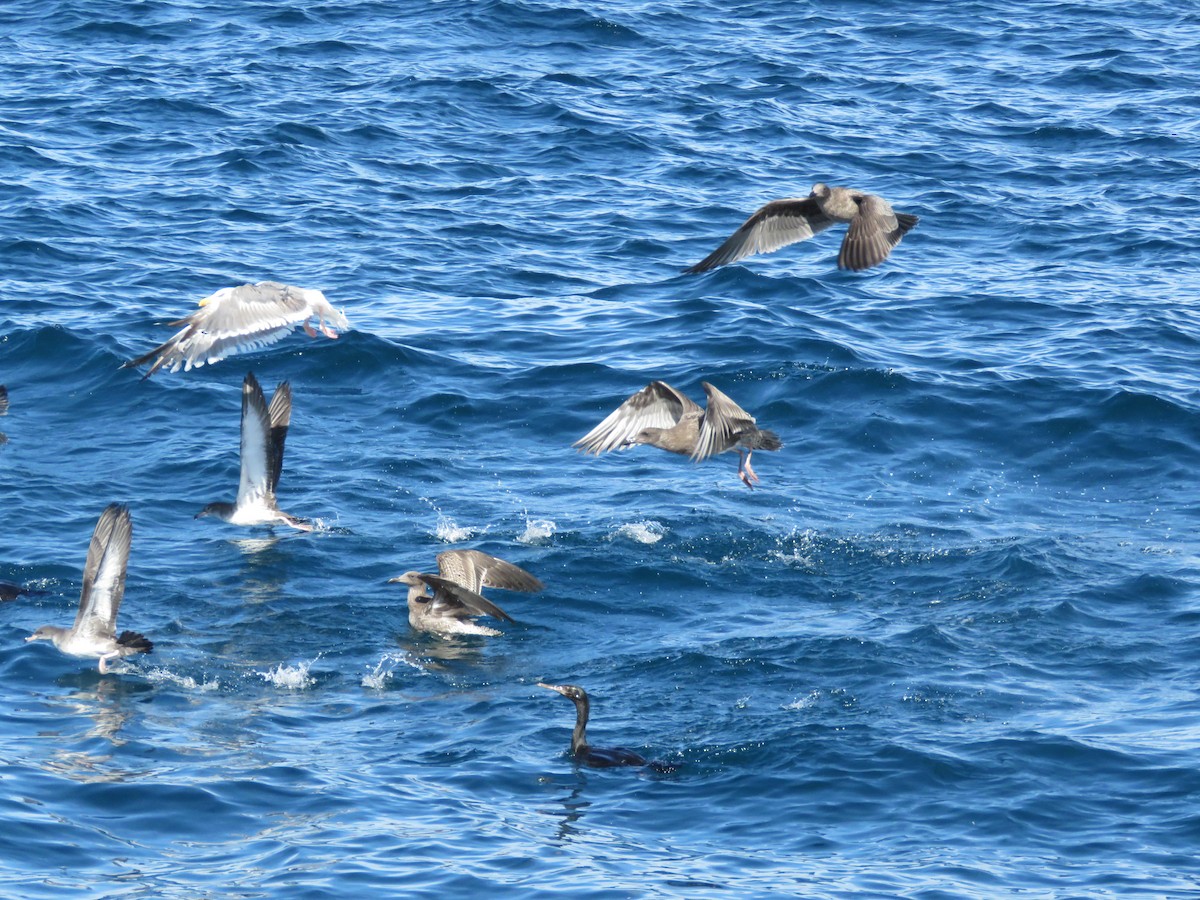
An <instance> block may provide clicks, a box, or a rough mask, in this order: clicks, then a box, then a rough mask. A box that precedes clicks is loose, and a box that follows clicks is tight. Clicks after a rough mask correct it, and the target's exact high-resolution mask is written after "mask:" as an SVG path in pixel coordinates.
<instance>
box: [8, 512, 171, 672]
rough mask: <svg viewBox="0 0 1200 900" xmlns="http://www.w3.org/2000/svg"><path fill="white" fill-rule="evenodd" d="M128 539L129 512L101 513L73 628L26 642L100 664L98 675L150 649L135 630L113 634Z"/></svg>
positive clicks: (49, 628) (45, 630) (45, 631)
mask: <svg viewBox="0 0 1200 900" xmlns="http://www.w3.org/2000/svg"><path fill="white" fill-rule="evenodd" d="M132 535H133V520H132V518H131V517H130V515H129V507H127V506H125V505H124V504H121V503H113V504H111V505H110V506H108V507H107V508H106V509H105V510H104V512H103V513H101V514H100V520H99V521H98V522H97V523H96V530H95V531H93V532H92V542H91V544H90V545H89V546H88V553H87V562H86V563H84V566H83V592H82V593H81V594H80V596H79V612H78V613H76V614H75V624H74V625H72V626H71V627H70V628H61V627H59V626H58V625H43V626H42V627H41V628H39V629H38V630H37V631H35V632H34V633H33V634H31V635H30V636H29V637H27V638H25V640H26V642H29V641H53V642H54V646H55V647H57V648H58V649H59V650H61V651H62V652H63V653H65V654H67V655H68V656H80V657H84V658H88V659H99V660H100V665H99V668H100V672H101V673H105V672H107V671H108V663H109V661H110V660H114V659H119V658H121V657H123V656H132V655H133V654H135V653H149V652H150V651H151V650H153V649H154V645H153V644H152V643H150V641H148V640H146V638H145V637H144V636H143V635H140V634H138V633H137V632H136V631H122V632H121V633H120V634H119V635H118V634H117V610H118V609H119V608H120V606H121V598H122V597H123V596H124V595H125V568H126V566H127V565H128V564H129V542H130V538H131V537H132Z"/></svg>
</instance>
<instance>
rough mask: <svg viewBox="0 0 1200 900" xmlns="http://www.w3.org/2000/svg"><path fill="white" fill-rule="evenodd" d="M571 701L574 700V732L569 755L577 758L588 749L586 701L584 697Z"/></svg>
mask: <svg viewBox="0 0 1200 900" xmlns="http://www.w3.org/2000/svg"><path fill="white" fill-rule="evenodd" d="M572 699H574V700H575V730H574V731H573V732H572V733H571V753H572V755H574V756H578V755H579V754H580V753H586V752H587V749H588V742H587V722H588V699H587V697H586V696H585V697H579V698H572Z"/></svg>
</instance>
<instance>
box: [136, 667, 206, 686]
mask: <svg viewBox="0 0 1200 900" xmlns="http://www.w3.org/2000/svg"><path fill="white" fill-rule="evenodd" d="M143 675H144V676H145V678H146V680H147V681H153V682H155V683H156V684H173V685H175V686H176V687H181V688H185V689H187V690H189V691H219V690H220V689H221V682H219V681H217V679H215V678H214V679H212V680H211V681H210V680H208V679H207V678H206V679H205V680H203V681H197V680H196V679H195V678H193V677H192V676H191V675H177V674H175V673H174V672H172V671H171V670H170V669H164V668H162V667H161V666H155V667H154V668H152V669H147V670H145V672H143Z"/></svg>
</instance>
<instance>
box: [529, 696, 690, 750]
mask: <svg viewBox="0 0 1200 900" xmlns="http://www.w3.org/2000/svg"><path fill="white" fill-rule="evenodd" d="M538 687H542V688H546V689H547V690H551V691H557V692H558V693H560V694H562V695H563V696H564V697H566V698H567V699H568V700H570V701H571V702H572V703H574V704H575V730H574V731H573V732H571V755H572V756H573V757H575V762H577V763H579V764H580V765H583V766H591V767H592V768H595V769H608V768H612V767H614V766H647V767H649V768H651V769H653V770H654V771H656V772H674V771H675V767H674V766H672V765H669V764H667V763H660V762H652V761H651V760H648V759H646V757H644V756H642V755H641V754H640V753H635V752H634V751H633V750H628V749H626V748H625V747H593V746H591V745H590V744H589V743H588V742H587V723H588V708H589V707H588V695H587V691H585V690H584V689H583V688H581V687H580V686H579V685H577V684H546V683H545V682H542V681H539V682H538Z"/></svg>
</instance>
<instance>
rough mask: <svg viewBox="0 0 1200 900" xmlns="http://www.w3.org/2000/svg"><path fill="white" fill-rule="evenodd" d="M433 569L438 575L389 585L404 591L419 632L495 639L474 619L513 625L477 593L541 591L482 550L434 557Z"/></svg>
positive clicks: (408, 575) (416, 575) (411, 575)
mask: <svg viewBox="0 0 1200 900" xmlns="http://www.w3.org/2000/svg"><path fill="white" fill-rule="evenodd" d="M437 564H438V574H437V575H432V574H429V573H427V572H415V571H414V572H405V573H404V574H403V575H398V576H397V577H395V578H390V579H388V583H389V584H392V583H399V584H406V585H408V623H409V625H411V626H412V627H413V628H414V629H415V630H417V631H433V632H440V633H442V634H486V635H498V634H500V632H499V631H497V630H496V629H494V628H488V627H487V626H486V625H480V624H478V623H476V622H473V621H472V619H473V618H474V617H476V616H491V617H492V618H494V619H502V620H504V621H506V622H511V621H513V619H512V617H511V616H509V614H508V613H506V612H505V611H504V610H502V609H501V608H500V607H499V606H497V605H496V604H495V603H493V602H492V601H490V600H488V599H487V598H486V597H484V596H483V594H482V593H480V592H481V591H482V590H483V589H484V587H494V588H501V589H503V590H508V591H527V592H536V591H540V590H542V588H543V587H545V585H543V584H542V582H541V581H540V580H539V579H538V578H536V577H535V576H533V575H530V574H529V573H528V572H526V571H525V570H524V569H522V568H521V567H520V566H516V565H513V564H512V563H510V562H505V561H504V560H502V559H499V558H498V557H495V556H492V555H490V554H488V553H484V552H483V551H482V550H446V551H443V552H442V553H439V554H438V555H437ZM426 588H428V589H430V590H432V591H433V593H432V595H431V594H429V593H427V591H426Z"/></svg>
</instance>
